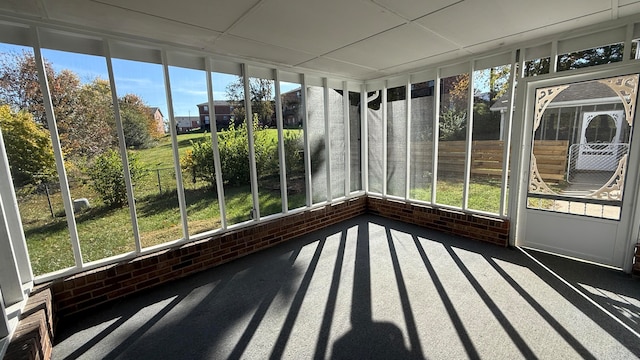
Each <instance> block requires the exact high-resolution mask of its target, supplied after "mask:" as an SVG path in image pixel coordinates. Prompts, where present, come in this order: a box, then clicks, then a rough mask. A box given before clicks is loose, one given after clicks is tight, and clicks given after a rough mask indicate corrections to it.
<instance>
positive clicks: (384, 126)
mask: <svg viewBox="0 0 640 360" xmlns="http://www.w3.org/2000/svg"><path fill="white" fill-rule="evenodd" d="M380 99H381V100H380V110H382V196H387V193H388V191H387V186H388V185H389V184H387V170H388V169H387V166H389V160H388V159H387V156H388V149H387V145H388V143H389V141H388V139H387V136H388V131H387V130H388V129H387V121H389V119H388V113H387V112H388V111H389V109H388V108H387V84H386V83H385V84H384V85H383V86H382V90H380Z"/></svg>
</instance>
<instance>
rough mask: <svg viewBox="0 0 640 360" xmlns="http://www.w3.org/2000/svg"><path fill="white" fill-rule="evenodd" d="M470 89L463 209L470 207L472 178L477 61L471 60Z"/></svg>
mask: <svg viewBox="0 0 640 360" xmlns="http://www.w3.org/2000/svg"><path fill="white" fill-rule="evenodd" d="M469 64H470V65H469V89H467V97H468V98H467V135H466V141H465V158H464V185H463V187H462V209H465V210H466V209H467V208H468V207H469V183H470V181H469V179H470V178H471V165H472V164H471V152H472V150H473V149H472V144H473V87H474V81H473V72H474V71H475V63H474V62H473V61H470V62H469Z"/></svg>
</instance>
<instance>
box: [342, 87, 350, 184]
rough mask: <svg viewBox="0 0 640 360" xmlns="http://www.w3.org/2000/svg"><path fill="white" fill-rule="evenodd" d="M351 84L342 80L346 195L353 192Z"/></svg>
mask: <svg viewBox="0 0 640 360" xmlns="http://www.w3.org/2000/svg"><path fill="white" fill-rule="evenodd" d="M349 105H350V104H349V84H348V83H347V82H346V81H343V82H342V114H343V116H342V120H343V121H342V123H343V124H344V196H349V194H350V193H351V126H350V125H351V123H350V122H349V113H350V112H349V109H350V106H349Z"/></svg>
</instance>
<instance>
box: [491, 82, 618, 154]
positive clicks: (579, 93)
mask: <svg viewBox="0 0 640 360" xmlns="http://www.w3.org/2000/svg"><path fill="white" fill-rule="evenodd" d="M507 104H508V96H507V95H506V94H505V95H503V96H501V97H500V98H499V99H498V100H496V102H495V104H494V105H493V106H492V107H491V111H500V114H501V121H500V123H501V124H500V134H501V136H500V139H502V138H503V135H504V134H503V129H504V124H505V123H506V116H507ZM623 110H624V108H623V106H622V104H621V102H620V98H619V97H618V95H616V93H615V92H614V91H613V90H611V88H610V87H608V86H607V85H604V84H601V83H584V84H583V83H578V84H575V85H573V86H571V87H569V88H568V89H566V90H563V91H562V92H560V93H559V94H558V96H556V97H555V98H554V99H553V101H551V102H550V103H549V104H548V105H547V107H546V110H545V112H544V115H543V117H542V121H541V122H540V126H539V127H538V129H537V130H536V133H535V135H534V138H535V140H568V141H569V145H572V144H578V143H582V142H584V141H585V140H586V139H583V137H584V136H586V137H589V136H590V135H591V133H592V132H596V133H598V134H599V136H600V137H602V136H604V134H605V133H607V134H611V135H612V136H606V141H603V139H599V140H598V141H600V142H611V143H628V139H629V136H630V129H629V127H628V126H627V125H625V124H626V122H624V121H622V120H623V119H624V111H623ZM594 117H597V119H596V120H597V121H598V122H597V123H596V122H592V121H591V120H592V119H593V118H594ZM609 118H610V119H611V120H610V121H604V120H603V119H609ZM616 129H619V131H616ZM583 133H584V134H583Z"/></svg>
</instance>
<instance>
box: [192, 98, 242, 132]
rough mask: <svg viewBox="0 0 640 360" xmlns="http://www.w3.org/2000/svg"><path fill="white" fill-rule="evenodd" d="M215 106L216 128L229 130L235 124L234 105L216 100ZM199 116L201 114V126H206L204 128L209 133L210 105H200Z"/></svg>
mask: <svg viewBox="0 0 640 360" xmlns="http://www.w3.org/2000/svg"><path fill="white" fill-rule="evenodd" d="M213 106H214V107H215V109H214V112H215V116H216V128H217V129H225V128H227V127H228V126H229V124H231V123H232V122H233V118H234V116H233V105H231V104H230V103H229V102H228V101H225V100H214V102H213ZM198 114H200V124H204V125H203V128H204V129H205V130H207V131H209V130H210V128H211V120H210V114H209V103H202V104H198Z"/></svg>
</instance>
